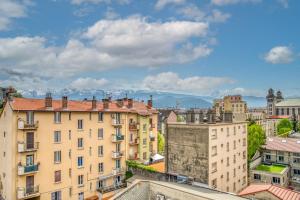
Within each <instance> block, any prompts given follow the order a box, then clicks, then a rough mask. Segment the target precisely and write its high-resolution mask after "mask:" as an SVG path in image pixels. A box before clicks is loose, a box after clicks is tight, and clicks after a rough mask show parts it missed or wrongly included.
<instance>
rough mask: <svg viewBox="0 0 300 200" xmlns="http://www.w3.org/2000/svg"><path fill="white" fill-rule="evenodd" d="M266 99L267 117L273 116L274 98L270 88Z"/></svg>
mask: <svg viewBox="0 0 300 200" xmlns="http://www.w3.org/2000/svg"><path fill="white" fill-rule="evenodd" d="M266 99H267V112H268V115H269V116H272V115H275V103H276V96H275V95H274V90H273V89H272V88H270V89H269V91H268V95H267V96H266Z"/></svg>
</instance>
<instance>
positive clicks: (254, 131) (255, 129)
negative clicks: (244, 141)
mask: <svg viewBox="0 0 300 200" xmlns="http://www.w3.org/2000/svg"><path fill="white" fill-rule="evenodd" d="M265 141H266V134H265V131H264V130H263V129H262V127H261V126H260V125H258V124H251V125H248V160H250V159H251V158H252V157H253V156H254V154H255V152H256V151H257V150H258V149H259V148H260V147H261V145H263V144H265Z"/></svg>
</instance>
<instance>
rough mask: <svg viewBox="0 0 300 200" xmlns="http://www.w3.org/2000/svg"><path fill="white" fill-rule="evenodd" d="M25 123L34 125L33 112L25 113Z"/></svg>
mask: <svg viewBox="0 0 300 200" xmlns="http://www.w3.org/2000/svg"><path fill="white" fill-rule="evenodd" d="M26 122H27V124H30V125H33V124H34V112H32V111H28V112H27V113H26Z"/></svg>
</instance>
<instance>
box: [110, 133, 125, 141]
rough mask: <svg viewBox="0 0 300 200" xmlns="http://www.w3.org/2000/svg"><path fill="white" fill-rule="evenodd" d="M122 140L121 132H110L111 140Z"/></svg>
mask: <svg viewBox="0 0 300 200" xmlns="http://www.w3.org/2000/svg"><path fill="white" fill-rule="evenodd" d="M122 140H124V135H122V134H121V133H119V134H112V142H120V141H122Z"/></svg>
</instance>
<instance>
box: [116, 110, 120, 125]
mask: <svg viewBox="0 0 300 200" xmlns="http://www.w3.org/2000/svg"><path fill="white" fill-rule="evenodd" d="M115 117H116V119H115V120H116V123H117V124H120V122H121V114H120V113H116V115H115Z"/></svg>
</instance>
